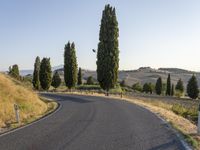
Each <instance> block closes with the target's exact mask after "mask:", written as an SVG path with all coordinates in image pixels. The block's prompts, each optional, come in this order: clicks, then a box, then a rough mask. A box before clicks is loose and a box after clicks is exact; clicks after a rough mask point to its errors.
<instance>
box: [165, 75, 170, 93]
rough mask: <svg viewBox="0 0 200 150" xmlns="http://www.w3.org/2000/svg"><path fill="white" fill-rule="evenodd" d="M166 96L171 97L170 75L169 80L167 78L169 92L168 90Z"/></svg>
mask: <svg viewBox="0 0 200 150" xmlns="http://www.w3.org/2000/svg"><path fill="white" fill-rule="evenodd" d="M166 95H168V96H170V95H171V77H170V74H168V78H167V90H166Z"/></svg>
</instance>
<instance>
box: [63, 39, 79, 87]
mask: <svg viewBox="0 0 200 150" xmlns="http://www.w3.org/2000/svg"><path fill="white" fill-rule="evenodd" d="M77 66H78V65H77V61H76V51H75V44H74V43H72V44H70V42H68V43H67V44H66V45H65V52H64V79H65V84H66V86H67V87H68V88H69V89H71V88H73V87H75V85H76V82H77Z"/></svg>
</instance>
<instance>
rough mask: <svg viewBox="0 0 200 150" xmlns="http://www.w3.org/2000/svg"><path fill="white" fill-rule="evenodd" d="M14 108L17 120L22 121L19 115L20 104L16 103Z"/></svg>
mask: <svg viewBox="0 0 200 150" xmlns="http://www.w3.org/2000/svg"><path fill="white" fill-rule="evenodd" d="M14 109H15V117H16V121H17V123H21V122H20V116H19V106H18V105H17V104H14Z"/></svg>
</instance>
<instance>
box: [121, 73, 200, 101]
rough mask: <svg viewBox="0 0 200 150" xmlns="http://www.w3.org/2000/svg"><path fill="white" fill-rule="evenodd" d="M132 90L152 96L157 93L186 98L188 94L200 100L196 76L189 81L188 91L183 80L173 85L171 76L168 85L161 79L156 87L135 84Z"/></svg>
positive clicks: (146, 84)
mask: <svg viewBox="0 0 200 150" xmlns="http://www.w3.org/2000/svg"><path fill="white" fill-rule="evenodd" d="M122 82H123V81H122ZM132 89H133V90H135V91H139V92H144V93H150V94H152V93H153V92H155V93H156V94H157V95H166V96H177V97H181V96H184V94H185V93H187V95H188V96H189V97H190V98H192V99H196V98H198V95H199V88H198V82H197V78H196V76H195V75H192V77H191V78H190V79H189V81H188V84H187V88H186V90H185V88H184V85H183V81H182V80H181V79H179V80H178V82H177V83H176V85H174V84H172V83H171V76H170V74H169V75H168V78H167V83H164V82H163V81H162V78H161V77H159V78H158V79H157V81H156V84H155V85H154V84H152V83H145V84H144V85H143V86H142V85H140V84H139V83H135V84H133V86H132Z"/></svg>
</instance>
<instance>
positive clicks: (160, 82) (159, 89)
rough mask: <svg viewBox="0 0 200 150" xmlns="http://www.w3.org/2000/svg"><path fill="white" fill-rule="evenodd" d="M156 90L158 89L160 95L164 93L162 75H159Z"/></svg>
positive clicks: (157, 92)
mask: <svg viewBox="0 0 200 150" xmlns="http://www.w3.org/2000/svg"><path fill="white" fill-rule="evenodd" d="M155 90H156V94H158V95H160V94H161V93H162V78H161V77H159V78H158V80H157V82H156V87H155Z"/></svg>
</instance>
